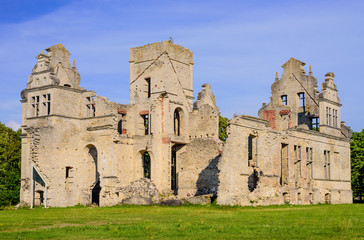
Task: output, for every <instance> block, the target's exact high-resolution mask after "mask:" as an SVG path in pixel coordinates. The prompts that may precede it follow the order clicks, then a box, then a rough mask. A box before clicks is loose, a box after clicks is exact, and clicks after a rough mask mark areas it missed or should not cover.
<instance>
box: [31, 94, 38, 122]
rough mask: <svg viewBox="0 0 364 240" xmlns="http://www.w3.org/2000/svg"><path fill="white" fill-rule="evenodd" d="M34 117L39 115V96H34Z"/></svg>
mask: <svg viewBox="0 0 364 240" xmlns="http://www.w3.org/2000/svg"><path fill="white" fill-rule="evenodd" d="M32 108H33V117H38V116H39V96H34V97H32Z"/></svg>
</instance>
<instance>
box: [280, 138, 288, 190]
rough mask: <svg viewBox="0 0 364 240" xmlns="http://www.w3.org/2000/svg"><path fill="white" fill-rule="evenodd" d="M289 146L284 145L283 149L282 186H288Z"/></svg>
mask: <svg viewBox="0 0 364 240" xmlns="http://www.w3.org/2000/svg"><path fill="white" fill-rule="evenodd" d="M288 176H289V175H288V144H284V143H282V148H281V185H286V184H288Z"/></svg>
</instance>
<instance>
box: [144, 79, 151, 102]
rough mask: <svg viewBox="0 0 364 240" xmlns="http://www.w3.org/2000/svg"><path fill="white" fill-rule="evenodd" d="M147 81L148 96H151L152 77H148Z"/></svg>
mask: <svg viewBox="0 0 364 240" xmlns="http://www.w3.org/2000/svg"><path fill="white" fill-rule="evenodd" d="M145 82H146V83H147V97H148V98H150V95H151V86H150V78H146V79H145Z"/></svg>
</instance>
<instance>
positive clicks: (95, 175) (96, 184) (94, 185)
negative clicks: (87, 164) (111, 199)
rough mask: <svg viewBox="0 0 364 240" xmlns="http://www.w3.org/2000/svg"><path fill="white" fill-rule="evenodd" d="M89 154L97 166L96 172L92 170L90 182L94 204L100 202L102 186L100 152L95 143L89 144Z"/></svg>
mask: <svg viewBox="0 0 364 240" xmlns="http://www.w3.org/2000/svg"><path fill="white" fill-rule="evenodd" d="M87 148H88V156H89V159H90V160H91V162H93V164H94V166H95V172H93V171H92V172H91V173H90V174H91V175H90V178H89V181H90V184H91V203H93V204H97V205H99V204H100V192H101V186H100V173H99V171H98V153H97V149H96V147H95V146H94V145H91V144H90V145H88V146H87Z"/></svg>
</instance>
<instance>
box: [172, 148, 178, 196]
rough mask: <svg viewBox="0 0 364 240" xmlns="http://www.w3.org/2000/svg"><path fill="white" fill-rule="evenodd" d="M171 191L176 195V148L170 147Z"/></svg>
mask: <svg viewBox="0 0 364 240" xmlns="http://www.w3.org/2000/svg"><path fill="white" fill-rule="evenodd" d="M171 190H173V191H174V194H177V147H176V146H173V147H172V152H171Z"/></svg>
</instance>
